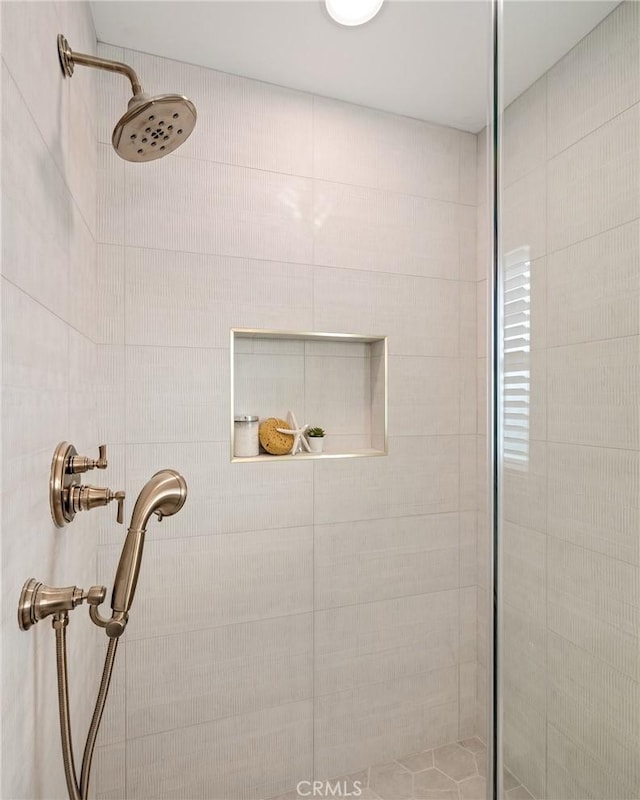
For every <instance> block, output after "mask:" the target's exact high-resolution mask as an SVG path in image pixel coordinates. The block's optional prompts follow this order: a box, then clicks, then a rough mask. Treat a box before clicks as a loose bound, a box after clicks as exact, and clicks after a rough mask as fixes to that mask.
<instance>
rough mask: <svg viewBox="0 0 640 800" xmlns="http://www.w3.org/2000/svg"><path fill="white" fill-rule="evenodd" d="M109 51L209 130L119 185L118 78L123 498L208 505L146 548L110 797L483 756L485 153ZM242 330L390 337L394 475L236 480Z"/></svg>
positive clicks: (247, 472)
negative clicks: (235, 406)
mask: <svg viewBox="0 0 640 800" xmlns="http://www.w3.org/2000/svg"><path fill="white" fill-rule="evenodd" d="M100 51H101V53H102V54H103V55H106V56H108V57H112V58H118V59H124V60H126V61H127V62H129V63H131V64H132V65H133V66H134V67H135V68H136V69H137V70H138V71H139V72H140V75H141V78H142V80H143V82H144V85H145V88H147V89H148V91H151V92H156V91H169V90H172V89H176V90H179V91H181V92H184V93H185V94H187V95H188V96H190V97H191V98H192V99H193V101H194V102H195V103H196V106H197V107H198V113H199V122H198V127H197V128H196V131H195V133H194V134H193V136H192V137H191V138H190V140H189V141H188V142H187V143H186V144H185V145H184V147H183V148H182V149H181V150H180V151H179V152H178V153H176V154H175V155H173V156H171V157H170V158H169V159H166V160H163V161H159V162H157V163H155V164H148V165H144V166H141V165H136V164H124V163H123V162H121V161H119V159H118V158H117V156H116V155H115V154H114V153H113V151H112V149H111V146H110V144H109V139H110V131H111V125H112V124H113V120H115V119H116V118H117V116H118V114H119V112H120V109H121V108H122V107H124V103H125V101H126V86H122V87H120V86H115V87H114V85H113V84H112V83H109V85H108V86H107V85H106V84H105V83H104V78H103V76H100V77H99V83H100V82H102V84H101V88H100V90H99V97H100V100H101V103H102V110H101V120H100V122H99V125H98V131H99V150H100V158H101V162H100V164H101V167H100V168H101V172H100V175H101V181H100V199H99V209H100V215H99V217H100V219H99V242H100V244H99V248H98V251H99V252H98V283H99V286H100V287H101V292H102V293H103V297H104V298H105V302H104V303H102V307H101V309H100V314H99V340H100V345H99V347H98V363H99V364H100V365H102V368H103V371H104V374H105V379H104V382H103V384H102V385H101V387H100V389H99V398H98V402H99V408H100V424H101V426H103V428H102V430H103V431H104V436H105V437H106V438H107V439H108V441H109V442H110V443H112V444H113V445H114V447H113V452H114V470H116V474H118V475H119V476H121V478H122V480H123V481H124V483H125V485H126V488H127V492H128V497H129V498H133V497H135V494H136V493H137V492H138V491H139V489H140V488H141V486H142V484H143V483H144V482H145V481H146V480H147V478H148V477H149V476H150V475H151V474H152V473H153V472H154V471H155V470H157V469H158V468H160V467H162V466H173V467H176V468H178V469H180V470H181V471H183V472H184V474H185V476H186V478H187V481H188V484H189V490H190V494H189V499H188V502H187V504H186V506H185V508H184V510H183V511H182V512H181V513H180V515H178V516H177V517H175V518H172V519H167V520H166V521H164V522H163V523H162V526H158V525H155V526H154V527H153V528H152V529H151V530H150V532H149V541H148V545H147V552H146V553H145V560H144V564H143V569H142V575H141V579H140V585H139V589H138V594H137V596H136V605H135V608H134V613H133V614H132V619H131V625H130V629H129V631H128V633H127V639H128V642H127V644H126V658H125V659H123V661H122V662H121V664H120V665H119V668H120V675H119V678H118V681H119V682H118V684H117V688H116V690H115V692H114V698H113V699H114V707H113V709H112V712H111V713H112V720H111V722H110V725H109V727H108V729H107V731H106V732H105V734H104V737H103V738H102V739H101V745H102V747H101V751H100V755H101V762H100V773H99V774H100V775H105V776H108V780H107V779H106V778H105V780H106V782H105V783H104V784H102V783H101V784H100V792H101V795H100V796H102V797H118V796H120V797H121V796H125V795H126V796H128V797H154V798H157V797H160V796H163V797H164V796H166V797H185V796H189V797H206V798H207V800H211V799H212V798H235V797H245V798H259V797H264V796H269V795H273V794H277V793H278V792H282V791H286V790H288V789H290V788H292V787H293V786H294V785H295V783H296V782H297V781H298V780H301V779H308V778H310V777H311V776H312V775H313V774H315V775H316V776H318V777H329V776H332V775H337V774H341V773H344V772H351V771H354V770H357V769H360V768H364V767H366V766H368V765H369V764H372V763H376V762H379V761H381V760H388V759H390V758H393V757H394V756H396V755H397V756H400V755H402V754H405V753H406V752H408V751H411V750H420V749H424V748H425V747H430V746H432V745H434V744H437V743H445V742H449V741H451V740H453V739H456V738H460V737H466V736H471V735H473V734H474V733H475V731H476V680H477V670H476V609H477V595H476V555H475V554H476V492H475V488H476V411H475V393H476V380H475V357H476V345H475V343H474V342H475V337H476V308H475V305H476V304H475V300H476V208H475V206H476V199H475V186H476V163H475V161H476V137H475V136H473V135H471V134H466V133H461V132H459V131H455V130H451V129H445V128H440V127H437V126H432V125H429V124H426V123H421V122H417V121H415V120H409V119H404V118H401V117H396V116H393V115H389V114H384V113H380V112H377V111H372V110H370V109H365V108H359V107H356V106H350V105H348V104H344V103H340V102H334V101H332V100H327V99H325V98H318V97H312V96H310V95H305V94H301V93H298V92H294V91H289V90H287V89H283V88H280V87H275V86H269V85H266V84H261V83H258V82H255V81H250V80H244V79H241V78H236V77H233V76H228V75H223V74H220V73H217V72H214V71H211V70H206V69H201V68H197V67H193V66H189V65H187V64H180V63H176V62H172V61H168V60H164V59H160V58H154V57H150V56H146V55H143V54H140V53H136V52H132V51H123V50H122V49H119V48H117V47H110V46H103V45H100ZM230 327H250V328H260V327H264V328H278V329H284V330H296V329H302V330H321V331H338V332H356V333H358V332H360V333H363V332H364V333H368V334H376V333H379V334H381V335H387V336H388V337H389V353H390V376H391V379H390V390H389V392H390V431H389V433H390V446H389V451H390V452H389V456H388V457H387V458H376V459H358V460H345V461H339V460H337V461H333V462H332V463H328V462H316V463H311V462H304V463H295V462H286V463H266V464H265V463H260V464H230V463H229V445H228V423H227V420H228V417H229V408H228V399H227V398H228V396H229V374H228V366H227V364H228V342H229V328H230ZM246 355H247V359H246V361H247V363H249V360H250V359H253V360H255V354H246ZM297 357H298V358H299V356H296V354H295V353H287V354H281V355H280V356H279V358H280V359H281V361H280V362H278V370H279V372H278V374H279V375H280V378H281V380H280V382H279V388H278V389H277V391H276V394H275V395H274V396H273V398H272V401H271V402H273V403H275V402H278V403H282V402H284V399H283V397H282V391H283V388H284V387H286V381H287V376H289V377H290V376H291V375H292V374H293V373H292V370H293V369H294V368H295V366H296V365H295V363H293V362H291V363H289V362H288V361H287V359H289V361H290V360H291V359H295V358H297ZM318 357H319V356H318ZM346 360H347V359H345V361H346ZM285 362H286V363H285ZM269 363H270V366H272V367H273V368H274V369H275V367H276V364H275V362H269ZM245 366H246V365H245ZM263 366H264V364H263ZM256 374H257V373H256ZM307 377H308V381H307V382H308V383H309V381H311V380H312V379H313V376H312V375H309V376H307ZM345 385H347V384H345ZM245 388H246V387H245ZM292 391H294V392H295V391H298V394H299V393H300V391H301V390H300V387H298V390H296V388H295V381H294V382H293V383H292ZM349 391H355V389H354V388H353V389H350V390H349ZM252 393H253V396H255V387H252ZM264 396H265V397H267V396H268V395H267V394H265V395H264ZM306 402H307V403H309V402H310V398H308V397H307V398H306ZM290 404H291V405H295V400H294V399H291V400H290ZM287 405H288V404H287ZM286 407H287V406H285V408H284V410H286ZM294 410H295V409H294ZM248 411H249V413H256V412H254V411H251V410H250V409H249V410H248ZM257 413H261V412H260V411H258V412H257ZM314 414H315V416H317V419H316V418H315V416H314V420H313V421H314V422H315V423H316V424H322V422H323V420H322V409H321V407H320V408H317V409H316V410H315V411H314ZM309 421H311V420H309ZM347 422H348V421H347ZM352 427H353V426H352ZM345 430H347V429H345ZM130 507H131V506H130V501H129V508H130ZM119 541H120V539H119V536H118V532H117V531H115V530H114V529H112V527H110V526H106V525H105V526H104V527H103V530H102V547H101V550H100V569H101V573H100V574H101V575H102V576H103V577H104V580H105V581H106V582H110V581H111V579H112V570H113V566H114V563H115V560H116V559H117V555H118V550H119ZM314 663H315V669H314ZM150 671H151V673H153V674H152V675H150ZM123 745H124V749H125V750H126V753H127V758H126V769H125V770H122V769H121V762H122V758H123V754H122V750H123ZM111 764H113V765H114V772H113V773H109V765H111ZM116 765H120V766H119V767H118V768H116Z"/></svg>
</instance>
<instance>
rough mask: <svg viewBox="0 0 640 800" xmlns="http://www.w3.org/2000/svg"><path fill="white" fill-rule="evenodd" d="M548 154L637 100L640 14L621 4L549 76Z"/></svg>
mask: <svg viewBox="0 0 640 800" xmlns="http://www.w3.org/2000/svg"><path fill="white" fill-rule="evenodd" d="M548 82H549V106H548V107H549V153H550V154H551V155H554V154H555V153H557V152H559V151H560V150H563V149H564V148H565V147H568V146H569V145H571V144H573V143H574V142H576V141H577V140H578V139H580V138H581V137H583V136H585V135H586V134H588V133H590V132H591V131H593V130H595V129H596V128H597V127H598V126H600V125H603V124H605V123H606V122H608V121H609V120H610V119H612V118H613V117H615V116H617V115H618V114H620V113H621V112H623V111H625V110H626V109H627V108H629V106H631V105H632V104H633V103H637V102H638V100H640V9H639V7H638V4H637V3H635V2H626V3H620V5H619V6H618V7H617V8H616V9H615V11H613V12H612V13H611V14H610V15H609V16H608V17H606V19H605V20H604V21H603V22H602V23H601V24H600V25H598V26H597V27H596V28H595V29H594V30H593V31H592V32H591V33H590V34H589V35H588V36H586V37H585V38H584V39H582V41H581V42H579V43H578V44H577V45H576V46H575V47H574V48H573V49H571V50H570V51H569V52H568V53H567V55H565V56H564V58H562V59H560V61H559V62H558V63H557V64H556V65H555V66H554V67H553V68H552V69H551V70H549V73H548Z"/></svg>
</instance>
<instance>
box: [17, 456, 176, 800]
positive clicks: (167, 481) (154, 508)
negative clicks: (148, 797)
mask: <svg viewBox="0 0 640 800" xmlns="http://www.w3.org/2000/svg"><path fill="white" fill-rule="evenodd" d="M65 444H66V443H65ZM74 452H75V451H74ZM123 499H124V498H123ZM186 499H187V484H186V482H185V479H184V478H183V477H182V475H180V473H179V472H176V471H175V470H173V469H163V470H160V472H156V474H155V475H153V476H152V478H151V479H150V480H149V481H148V482H147V483H146V484H145V485H144V486H143V487H142V491H141V492H140V494H139V495H138V499H137V500H136V504H135V506H134V509H133V514H132V515H131V525H130V526H129V530H128V532H127V537H126V539H125V542H124V546H123V548H122V554H121V556H120V563H119V564H118V569H117V571H116V577H115V580H114V584H113V594H112V596H111V609H112V613H111V617H110V618H105V617H102V616H101V614H100V612H99V611H98V606H99V605H101V604H102V602H103V601H104V598H105V596H106V592H107V590H106V587H105V586H92V587H91V588H90V589H89V591H88V592H85V591H84V589H80V588H78V587H77V586H67V587H64V588H56V587H51V586H45V585H44V584H42V583H41V582H39V581H36V580H34V579H33V578H32V579H30V580H28V581H27V582H26V583H25V585H24V587H23V589H22V594H21V595H20V602H19V606H18V622H19V625H20V628H21V629H22V630H28V629H29V628H31V626H32V625H35V624H36V623H37V622H39V621H40V620H42V619H44V618H45V617H49V616H51V617H52V618H53V619H52V623H53V628H54V630H55V633H56V670H57V675H58V711H59V716H60V738H61V742H62V760H63V763H64V772H65V779H66V782H67V791H68V793H69V798H70V800H88V797H89V778H90V776H91V762H92V760H93V752H94V749H95V745H96V739H97V736H98V730H99V729H100V721H101V719H102V714H103V712H104V707H105V703H106V701H107V694H108V692H109V684H110V682H111V675H112V672H113V665H114V662H115V657H116V651H117V648H118V642H119V640H120V636H121V635H122V633H123V632H124V629H125V628H126V626H127V621H128V619H129V609H130V608H131V604H132V602H133V596H134V594H135V591H136V584H137V583H138V574H139V572H140V562H141V561H142V549H143V546H144V537H145V534H146V532H147V525H148V524H149V520H150V519H151V515H152V514H156V515H157V517H158V519H159V520H161V519H162V518H163V517H169V516H171V515H172V514H175V513H176V512H178V511H180V509H181V508H182V506H183V505H184V504H185V501H186ZM72 519H73V517H72ZM84 601H86V602H87V603H88V604H89V614H90V616H91V619H92V620H93V622H94V623H95V624H96V625H98V626H99V627H101V628H104V629H105V631H106V634H107V636H108V637H109V645H108V647H107V654H106V657H105V662H104V669H103V671H102V678H101V680H100V688H99V690H98V697H97V700H96V704H95V707H94V710H93V716H92V718H91V723H90V725H89V732H88V733H87V739H86V742H85V747H84V753H83V756H82V767H81V770H80V780H78V776H77V772H76V767H75V763H74V757H73V745H72V742H71V721H70V718H69V687H68V676H67V644H66V628H67V625H68V624H69V612H70V611H72V610H73V609H74V608H76V606H78V605H80V604H81V603H83V602H84Z"/></svg>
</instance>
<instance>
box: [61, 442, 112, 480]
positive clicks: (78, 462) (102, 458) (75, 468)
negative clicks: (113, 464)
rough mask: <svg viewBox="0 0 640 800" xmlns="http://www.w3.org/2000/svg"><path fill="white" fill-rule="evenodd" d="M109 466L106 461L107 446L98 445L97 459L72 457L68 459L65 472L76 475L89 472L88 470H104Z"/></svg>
mask: <svg viewBox="0 0 640 800" xmlns="http://www.w3.org/2000/svg"><path fill="white" fill-rule="evenodd" d="M108 465H109V462H108V461H107V445H106V444H100V445H98V458H88V457H87V456H79V455H77V454H76V455H72V456H71V457H70V458H69V462H68V466H67V472H69V473H71V474H72V475H78V474H80V473H82V472H89V470H90V469H106V468H107V467H108Z"/></svg>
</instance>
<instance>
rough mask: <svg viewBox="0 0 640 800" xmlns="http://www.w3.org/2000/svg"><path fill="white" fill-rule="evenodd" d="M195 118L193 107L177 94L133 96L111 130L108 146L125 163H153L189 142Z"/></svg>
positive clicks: (188, 101)
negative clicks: (110, 145) (111, 146)
mask: <svg viewBox="0 0 640 800" xmlns="http://www.w3.org/2000/svg"><path fill="white" fill-rule="evenodd" d="M197 116H198V115H197V113H196V108H195V106H194V105H193V103H192V102H191V101H190V100H188V99H187V98H186V97H183V96H182V95H180V94H161V95H157V96H156V97H147V96H146V95H137V96H136V97H132V98H131V100H130V101H129V108H128V110H127V112H126V114H124V115H123V117H122V118H121V119H120V120H119V122H118V124H117V125H116V127H115V128H114V130H113V136H112V137H111V142H112V144H113V147H114V149H115V151H116V153H117V154H118V155H119V156H120V157H121V158H124V159H125V160H126V161H154V160H155V159H156V158H162V156H166V155H168V154H169V153H172V152H173V151H174V150H175V149H176V148H178V147H180V145H181V144H182V143H183V142H185V141H186V140H187V139H188V138H189V136H190V135H191V132H192V131H193V129H194V127H195V124H196V119H197Z"/></svg>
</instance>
